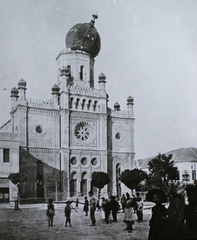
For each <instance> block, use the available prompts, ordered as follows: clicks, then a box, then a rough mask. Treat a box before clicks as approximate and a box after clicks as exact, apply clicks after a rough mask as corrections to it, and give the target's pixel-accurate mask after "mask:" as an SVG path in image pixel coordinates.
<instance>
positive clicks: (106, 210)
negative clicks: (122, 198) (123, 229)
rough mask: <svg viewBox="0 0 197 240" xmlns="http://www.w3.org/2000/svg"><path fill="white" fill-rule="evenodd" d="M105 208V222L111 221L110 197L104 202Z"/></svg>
mask: <svg viewBox="0 0 197 240" xmlns="http://www.w3.org/2000/svg"><path fill="white" fill-rule="evenodd" d="M103 210H104V213H105V222H106V223H107V224H108V223H109V215H110V202H109V200H108V199H105V202H104V204H103Z"/></svg>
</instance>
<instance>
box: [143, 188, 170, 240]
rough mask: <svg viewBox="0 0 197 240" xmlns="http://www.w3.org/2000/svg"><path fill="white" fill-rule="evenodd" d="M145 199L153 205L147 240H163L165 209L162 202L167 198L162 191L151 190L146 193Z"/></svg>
mask: <svg viewBox="0 0 197 240" xmlns="http://www.w3.org/2000/svg"><path fill="white" fill-rule="evenodd" d="M146 199H147V200H148V201H150V202H154V203H155V206H154V207H153V208H152V217H151V219H150V222H149V226H150V229H149V236H148V239H149V240H152V239H159V240H161V239H164V238H163V237H162V235H163V230H164V229H163V221H164V218H165V216H166V208H165V207H164V206H163V205H162V202H165V201H167V197H166V196H165V194H164V192H163V191H162V190H159V189H153V190H151V191H149V192H148V193H147V195H146Z"/></svg>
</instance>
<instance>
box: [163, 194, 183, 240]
mask: <svg viewBox="0 0 197 240" xmlns="http://www.w3.org/2000/svg"><path fill="white" fill-rule="evenodd" d="M184 219H185V199H184V196H183V195H182V194H181V193H177V192H172V193H171V194H170V204H169V207H168V208H167V211H166V218H165V222H164V234H163V236H164V239H169V240H171V239H185V228H186V226H185V223H184Z"/></svg>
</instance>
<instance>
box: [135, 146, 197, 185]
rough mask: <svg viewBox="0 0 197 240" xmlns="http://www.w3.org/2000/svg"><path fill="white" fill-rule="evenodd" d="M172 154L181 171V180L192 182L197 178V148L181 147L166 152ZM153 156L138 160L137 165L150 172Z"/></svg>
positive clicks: (187, 182)
mask: <svg viewBox="0 0 197 240" xmlns="http://www.w3.org/2000/svg"><path fill="white" fill-rule="evenodd" d="M165 154H166V155H169V154H172V160H173V161H174V163H175V166H176V167H177V168H178V171H179V180H180V181H181V182H182V183H184V184H192V183H194V182H195V181H196V180H197V178H196V177H197V176H196V171H197V148H179V149H176V150H172V151H169V152H166V153H165ZM155 157H156V155H155V156H153V157H148V158H144V159H138V160H136V167H137V168H139V169H142V170H144V171H147V172H148V163H149V161H150V160H152V159H153V158H155Z"/></svg>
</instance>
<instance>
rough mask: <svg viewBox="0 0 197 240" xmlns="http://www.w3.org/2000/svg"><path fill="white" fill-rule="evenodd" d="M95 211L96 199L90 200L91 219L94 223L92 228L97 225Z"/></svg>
mask: <svg viewBox="0 0 197 240" xmlns="http://www.w3.org/2000/svg"><path fill="white" fill-rule="evenodd" d="M95 211H96V200H95V199H94V198H91V199H90V219H91V221H92V224H91V225H90V226H95V225H96V219H95Z"/></svg>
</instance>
